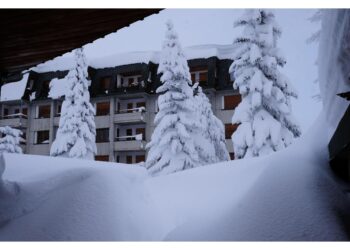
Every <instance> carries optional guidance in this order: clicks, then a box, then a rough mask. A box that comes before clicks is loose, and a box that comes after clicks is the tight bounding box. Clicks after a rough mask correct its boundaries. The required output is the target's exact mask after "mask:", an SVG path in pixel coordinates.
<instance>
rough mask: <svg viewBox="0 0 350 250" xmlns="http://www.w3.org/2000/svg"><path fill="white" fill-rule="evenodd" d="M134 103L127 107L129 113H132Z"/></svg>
mask: <svg viewBox="0 0 350 250" xmlns="http://www.w3.org/2000/svg"><path fill="white" fill-rule="evenodd" d="M133 106H134V105H133V103H132V102H131V103H128V105H127V109H128V111H127V112H128V113H132V109H133Z"/></svg>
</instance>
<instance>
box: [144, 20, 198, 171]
mask: <svg viewBox="0 0 350 250" xmlns="http://www.w3.org/2000/svg"><path fill="white" fill-rule="evenodd" d="M158 73H159V74H162V75H161V79H160V80H161V82H162V85H161V86H160V87H158V89H157V91H156V92H157V93H159V94H160V95H159V97H158V107H159V112H158V113H157V115H156V117H155V119H154V123H155V125H156V127H155V129H154V132H153V134H152V138H151V141H150V142H149V143H148V144H147V148H148V149H149V152H148V157H147V161H146V168H147V169H148V170H149V172H150V173H151V174H152V175H161V174H168V173H173V172H177V171H181V170H184V169H189V168H193V167H197V166H198V165H199V157H198V152H197V148H196V145H195V141H194V139H193V138H192V134H193V133H194V132H196V131H198V128H199V127H200V124H199V122H198V121H197V120H196V119H195V117H196V114H195V108H194V103H193V91H192V88H191V87H190V85H191V84H192V83H191V77H190V72H189V68H188V65H187V60H186V58H185V56H184V54H183V51H182V48H181V45H180V43H179V40H178V36H177V34H176V32H175V31H174V28H173V24H172V23H171V22H170V21H168V22H167V31H166V38H165V41H164V43H163V49H162V53H161V58H160V63H159V68H158Z"/></svg>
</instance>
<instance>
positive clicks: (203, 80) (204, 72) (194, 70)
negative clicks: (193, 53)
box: [190, 66, 208, 85]
mask: <svg viewBox="0 0 350 250" xmlns="http://www.w3.org/2000/svg"><path fill="white" fill-rule="evenodd" d="M190 71H191V80H192V82H193V83H195V82H198V83H199V84H200V85H207V84H208V69H207V67H206V66H200V67H191V69H190Z"/></svg>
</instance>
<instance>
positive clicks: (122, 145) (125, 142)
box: [114, 134, 146, 151]
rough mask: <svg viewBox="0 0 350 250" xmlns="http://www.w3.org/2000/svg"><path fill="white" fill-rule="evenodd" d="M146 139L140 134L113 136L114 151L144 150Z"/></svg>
mask: <svg viewBox="0 0 350 250" xmlns="http://www.w3.org/2000/svg"><path fill="white" fill-rule="evenodd" d="M145 146H146V141H144V140H143V135H142V134H137V135H130V136H119V137H116V138H115V142H114V150H115V151H139V150H145Z"/></svg>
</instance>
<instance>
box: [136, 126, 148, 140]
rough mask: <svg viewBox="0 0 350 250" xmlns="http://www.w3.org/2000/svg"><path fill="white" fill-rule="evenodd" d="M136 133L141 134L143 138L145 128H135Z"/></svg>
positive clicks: (143, 138)
mask: <svg viewBox="0 0 350 250" xmlns="http://www.w3.org/2000/svg"><path fill="white" fill-rule="evenodd" d="M136 134H137V135H138V134H142V140H145V137H146V129H145V128H137V129H136Z"/></svg>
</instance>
